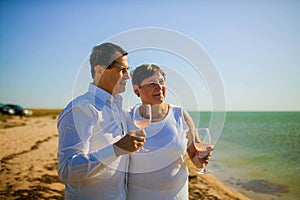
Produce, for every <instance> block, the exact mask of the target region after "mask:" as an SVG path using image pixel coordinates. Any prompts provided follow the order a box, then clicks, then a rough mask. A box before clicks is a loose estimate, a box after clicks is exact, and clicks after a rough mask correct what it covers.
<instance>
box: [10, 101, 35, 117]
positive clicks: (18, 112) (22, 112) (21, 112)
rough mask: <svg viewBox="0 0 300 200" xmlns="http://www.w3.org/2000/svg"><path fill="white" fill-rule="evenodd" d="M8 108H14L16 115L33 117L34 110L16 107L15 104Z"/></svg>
mask: <svg viewBox="0 0 300 200" xmlns="http://www.w3.org/2000/svg"><path fill="white" fill-rule="evenodd" d="M6 106H8V107H10V108H12V109H13V110H14V111H15V113H14V115H19V116H20V117H21V116H25V115H32V110H28V109H24V108H23V107H22V106H19V105H15V104H6Z"/></svg>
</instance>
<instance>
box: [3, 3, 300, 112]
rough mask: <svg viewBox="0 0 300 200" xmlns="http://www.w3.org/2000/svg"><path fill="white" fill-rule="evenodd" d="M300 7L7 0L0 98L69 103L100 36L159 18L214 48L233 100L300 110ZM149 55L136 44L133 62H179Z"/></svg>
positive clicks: (231, 106)
mask: <svg viewBox="0 0 300 200" xmlns="http://www.w3.org/2000/svg"><path fill="white" fill-rule="evenodd" d="M299 13H300V1H296V0H295V1H288V0H281V1H280V0H274V1H268V0H265V1H242V0H240V1H230V0H229V1H172V2H171V1H158V0H157V1H147V2H145V1H141V2H140V1H128V2H126V3H125V2H124V1H109V2H106V1H79V0H75V1H50V0H49V1H48V0H46V1H37V0H36V1H33V0H28V1H16V0H5V1H3V0H1V1H0V102H2V103H16V104H20V105H23V106H24V107H35V108H63V107H64V106H65V105H66V104H67V103H68V102H69V101H70V100H71V99H72V96H73V89H74V82H76V76H77V73H78V71H79V70H80V67H81V66H82V63H83V62H84V59H85V58H86V57H87V56H88V55H89V53H90V50H91V48H92V47H93V46H94V45H96V44H99V43H101V42H102V41H105V40H106V39H107V38H109V37H111V36H112V35H116V34H119V33H121V32H124V31H127V30H131V29H136V28H143V27H160V28H166V29H170V30H174V31H178V32H180V33H182V34H184V35H186V36H188V37H190V38H191V39H193V40H194V41H196V42H197V43H198V44H199V45H201V46H202V47H203V48H204V49H205V50H206V52H207V54H208V55H209V56H210V58H211V59H212V60H213V62H214V63H215V65H216V67H217V68H218V70H219V73H220V75H221V77H222V79H223V84H224V88H225V92H226V109H227V110H300V78H299V74H300V38H299V35H300V14H299ZM145 39H146V38H145ZM145 55H147V51H145V52H144V56H143V52H139V53H135V54H133V55H132V56H131V57H129V58H130V60H129V63H130V65H132V66H136V65H138V64H141V62H143V59H145V62H156V63H162V62H163V64H166V65H168V66H172V65H174V66H175V63H174V62H176V63H177V64H178V63H180V61H176V58H172V57H171V56H168V55H164V54H160V55H158V54H157V57H160V59H158V58H157V59H156V58H155V57H154V56H152V57H151V56H150V57H146V56H145ZM150 58H151V59H150ZM164 59H165V60H164ZM188 73H189V70H187V74H185V75H184V77H185V78H186V79H189V75H188ZM190 73H191V74H192V73H193V72H192V71H191V72H190ZM191 76H192V75H191ZM173 78H174V77H173ZM168 80H170V81H172V76H168ZM83 84H84V83H83ZM87 84H88V81H87V83H86V85H87ZM178 87H180V85H178ZM128 88H129V89H130V87H128ZM200 88H202V87H200ZM204 90H205V87H204ZM197 93H198V92H197ZM199 93H201V92H199ZM169 94H171V93H169ZM191 95H192V94H191ZM208 95H209V92H208V91H207V92H204V93H203V99H207V98H208V97H206V96H208ZM191 98H193V97H192V96H189V95H184V97H180V99H181V101H182V102H185V103H183V105H187V109H189V110H192V109H194V108H195V105H192V103H190V104H188V103H187V102H189V99H191ZM200 99H201V97H200ZM204 102H206V100H204ZM208 102H209V100H208Z"/></svg>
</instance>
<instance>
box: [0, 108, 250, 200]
mask: <svg viewBox="0 0 300 200" xmlns="http://www.w3.org/2000/svg"><path fill="white" fill-rule="evenodd" d="M48 111H49V110H48ZM56 118H57V113H56V112H55V113H51V112H50V113H48V114H45V115H43V116H42V117H33V116H32V117H29V118H24V119H19V118H18V117H11V118H6V119H5V120H3V119H2V120H1V122H0V127H1V128H0V145H1V180H0V197H1V199H18V198H21V199H63V193H64V185H63V184H62V183H61V182H60V180H59V179H58V176H57V158H56V153H57V140H58V133H57V129H56ZM187 164H188V166H189V170H190V176H189V193H190V194H189V199H190V200H196V199H197V200H198V199H220V200H221V199H222V200H224V199H225V200H226V199H228V200H229V199H240V200H244V199H248V198H246V197H245V196H243V195H241V194H239V193H237V192H235V191H233V190H231V189H230V188H229V187H226V186H225V185H224V184H223V183H222V182H220V181H219V180H217V179H216V178H214V177H213V176H212V175H204V176H199V175H197V173H196V169H195V168H194V167H193V166H191V163H190V161H189V160H188V159H187Z"/></svg>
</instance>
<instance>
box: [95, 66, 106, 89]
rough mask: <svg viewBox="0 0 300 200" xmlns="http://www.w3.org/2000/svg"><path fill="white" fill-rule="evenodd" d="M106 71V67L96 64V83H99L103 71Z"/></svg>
mask: <svg viewBox="0 0 300 200" xmlns="http://www.w3.org/2000/svg"><path fill="white" fill-rule="evenodd" d="M104 71H105V69H104V67H103V66H101V65H95V66H94V72H95V75H94V84H95V85H98V84H99V82H100V79H101V76H102V75H103V72H104Z"/></svg>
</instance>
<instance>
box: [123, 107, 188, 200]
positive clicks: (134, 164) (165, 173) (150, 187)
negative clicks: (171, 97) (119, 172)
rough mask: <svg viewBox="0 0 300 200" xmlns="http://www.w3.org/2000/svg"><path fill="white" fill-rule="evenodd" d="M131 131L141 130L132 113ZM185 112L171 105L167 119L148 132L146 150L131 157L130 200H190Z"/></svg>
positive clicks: (129, 125) (149, 128)
mask: <svg viewBox="0 0 300 200" xmlns="http://www.w3.org/2000/svg"><path fill="white" fill-rule="evenodd" d="M129 114H130V117H128V119H129V120H128V128H129V129H130V130H134V129H135V130H136V129H138V128H137V127H136V126H135V125H134V124H133V121H132V114H133V110H131V112H130V113H129ZM187 130H188V126H187V125H186V123H185V121H184V117H183V113H182V108H180V107H177V106H173V105H170V107H169V112H168V114H167V116H166V117H165V118H164V119H163V120H162V121H159V122H152V123H151V124H150V125H149V126H148V127H146V128H145V132H146V134H147V137H146V144H145V145H144V148H145V149H147V150H148V151H146V152H145V151H142V152H141V151H140V152H134V153H132V154H131V155H130V164H129V174H128V191H127V199H128V200H140V199H143V200H150V199H151V200H152V199H153V200H157V199H167V200H171V199H178V200H179V199H180V200H185V199H186V200H187V199H188V169H187V167H186V164H185V162H184V160H183V156H184V155H185V153H186V149H187V144H188V139H187V134H186V132H187Z"/></svg>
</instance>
